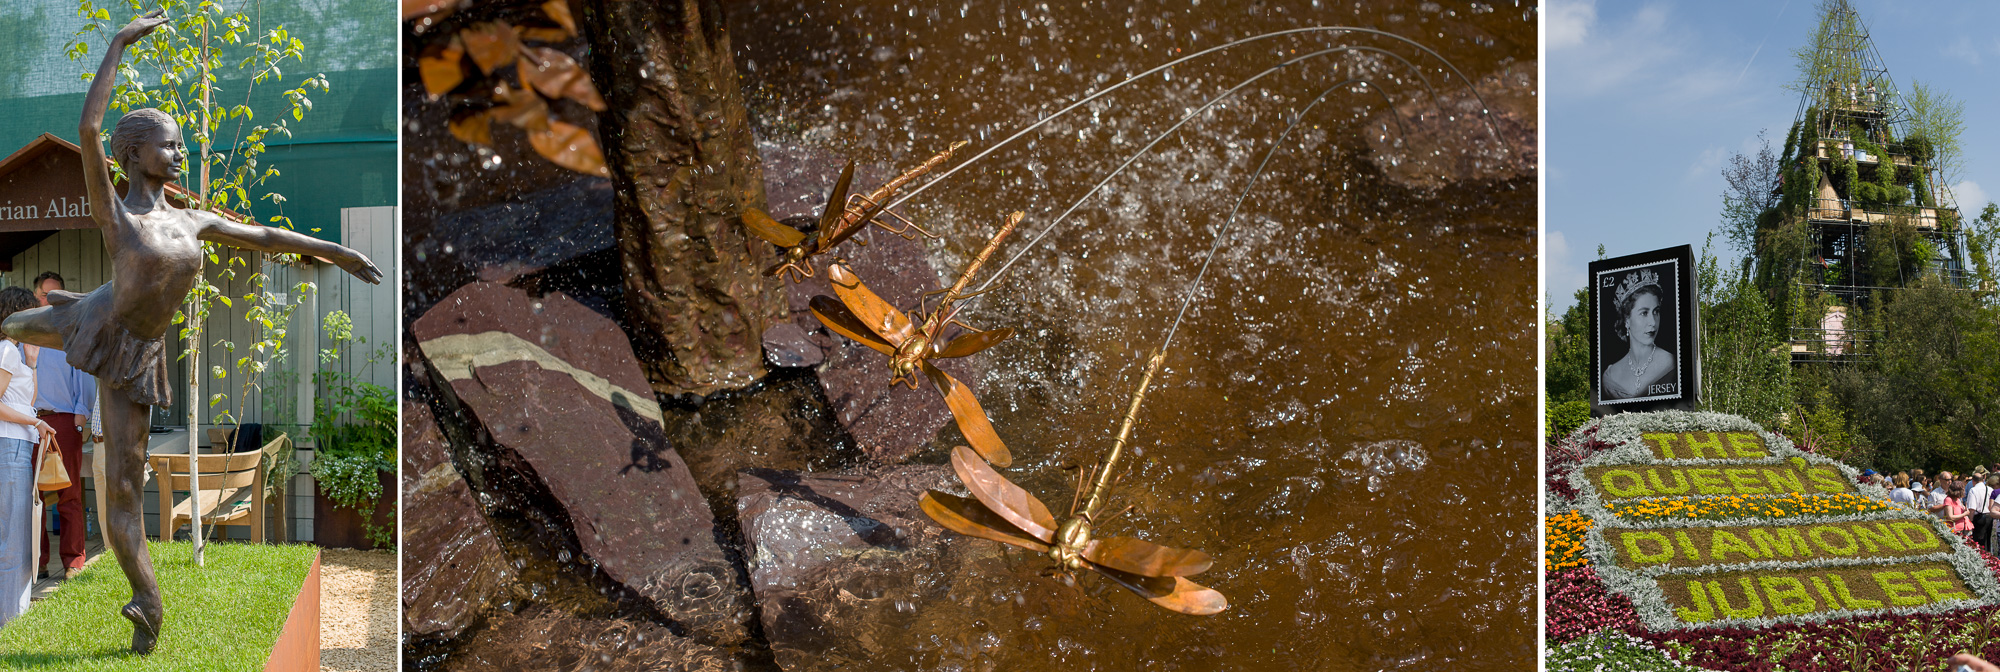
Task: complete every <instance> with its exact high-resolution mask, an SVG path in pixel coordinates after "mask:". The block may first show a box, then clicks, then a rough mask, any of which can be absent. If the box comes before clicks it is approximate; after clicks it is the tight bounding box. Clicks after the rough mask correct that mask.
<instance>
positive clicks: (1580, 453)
mask: <svg viewBox="0 0 2000 672" xmlns="http://www.w3.org/2000/svg"><path fill="white" fill-rule="evenodd" d="M1612 447H1613V444H1611V443H1609V442H1606V441H1603V440H1601V439H1598V438H1597V428H1596V427H1591V428H1589V429H1585V430H1583V438H1582V440H1577V439H1576V438H1565V439H1563V440H1562V441H1558V442H1556V443H1551V444H1548V450H1547V451H1545V453H1546V454H1547V455H1548V461H1547V462H1546V463H1544V464H1543V465H1542V473H1543V474H1544V475H1545V480H1546V481H1547V482H1548V487H1549V492H1552V493H1555V494H1557V495H1561V496H1562V498H1563V499H1570V500H1574V499H1576V495H1577V491H1576V488H1575V487H1572V486H1571V485H1570V484H1569V479H1567V478H1563V477H1562V476H1561V474H1567V473H1569V470H1570V468H1572V467H1575V466H1576V465H1577V463H1579V462H1582V461H1584V460H1586V459H1589V458H1590V456H1592V455H1596V454H1598V453H1601V452H1604V451H1605V450H1608V449H1610V448H1612Z"/></svg>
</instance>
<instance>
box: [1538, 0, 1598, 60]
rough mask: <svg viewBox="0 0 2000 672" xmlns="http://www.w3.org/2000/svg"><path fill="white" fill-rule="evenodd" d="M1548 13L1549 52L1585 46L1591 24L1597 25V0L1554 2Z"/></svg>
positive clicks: (1563, 0) (1558, 0)
mask: <svg viewBox="0 0 2000 672" xmlns="http://www.w3.org/2000/svg"><path fill="white" fill-rule="evenodd" d="M1546 11H1547V12H1548V20H1547V21H1546V24H1547V26H1548V31H1549V33H1548V36H1549V51H1555V50H1557V49H1565V48H1569V47H1574V46H1577V45H1580V44H1583V42H1584V40H1585V39H1586V38H1588V37H1589V36H1590V27H1591V24H1594V23H1597V3H1596V2H1595V0H1553V1H1552V2H1550V3H1549V6H1548V9H1547V10H1546Z"/></svg>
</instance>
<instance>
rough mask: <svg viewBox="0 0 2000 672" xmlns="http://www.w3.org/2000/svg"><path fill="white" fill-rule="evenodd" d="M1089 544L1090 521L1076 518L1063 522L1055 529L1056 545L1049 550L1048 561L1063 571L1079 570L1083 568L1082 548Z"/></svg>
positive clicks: (1079, 517) (1081, 517) (1080, 517)
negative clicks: (1054, 562)
mask: <svg viewBox="0 0 2000 672" xmlns="http://www.w3.org/2000/svg"><path fill="white" fill-rule="evenodd" d="M1088 543H1090V521H1089V520H1086V519H1084V517H1083V516H1077V517H1075V518H1071V519H1069V520H1066V521H1063V524H1062V527H1060V528H1057V529H1056V543H1055V544H1054V545H1053V546H1051V547H1050V548H1049V559H1051V560H1054V561H1056V566H1058V567H1061V568H1063V569H1069V570H1079V569H1083V568H1084V567H1085V564H1084V559H1083V547H1084V545H1085V544H1088Z"/></svg>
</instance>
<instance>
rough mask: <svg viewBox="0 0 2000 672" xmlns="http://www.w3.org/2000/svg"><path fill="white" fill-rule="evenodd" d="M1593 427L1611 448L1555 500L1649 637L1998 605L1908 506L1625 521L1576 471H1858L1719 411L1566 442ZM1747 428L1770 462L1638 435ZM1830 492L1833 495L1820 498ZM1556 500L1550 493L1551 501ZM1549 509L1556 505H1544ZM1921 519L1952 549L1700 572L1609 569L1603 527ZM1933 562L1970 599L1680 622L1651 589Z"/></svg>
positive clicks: (1612, 562)
mask: <svg viewBox="0 0 2000 672" xmlns="http://www.w3.org/2000/svg"><path fill="white" fill-rule="evenodd" d="M1593 427H1594V428H1596V429H1597V436H1596V438H1597V439H1598V440H1600V441H1604V442H1606V443H1610V444H1612V447H1611V448H1608V449H1606V450H1604V451H1603V452H1600V453H1598V454H1596V455H1592V456H1590V457H1588V458H1585V459H1584V460H1583V461H1581V462H1579V463H1577V464H1576V465H1575V466H1574V467H1571V468H1570V470H1569V473H1567V474H1565V475H1564V477H1565V478H1567V479H1569V483H1570V485H1572V486H1574V487H1575V488H1576V490H1577V493H1578V494H1577V497H1576V499H1575V500H1573V501H1564V502H1563V504H1564V506H1563V507H1562V509H1563V510H1576V511H1581V512H1583V514H1584V515H1585V516H1587V517H1589V518H1590V520H1591V526H1590V531H1589V532H1586V533H1585V535H1586V536H1585V540H1584V554H1585V555H1586V556H1587V557H1589V558H1590V561H1591V564H1592V566H1593V567H1594V568H1595V569H1596V570H1597V576H1598V578H1599V579H1600V580H1602V581H1603V582H1604V585H1605V587H1606V588H1608V589H1610V590H1612V591H1614V592H1616V593H1618V594H1621V595H1624V596H1625V597H1627V598H1628V599H1630V600H1632V607H1633V609H1634V610H1635V611H1637V612H1638V614H1639V622H1640V623H1642V624H1644V625H1645V626H1646V627H1647V628H1650V629H1653V630H1658V631H1671V630H1701V629H1712V628H1728V627H1750V628H1765V627H1770V626H1773V625H1777V624H1780V623H1810V622H1823V621H1831V620H1836V619H1847V618H1854V617H1866V616H1885V615H1892V614H1894V615H1912V614H1943V613H1949V612H1955V611H1960V610H1963V609H1969V608H1973V607H1978V606H1983V605H1993V604H2000V580H1996V579H1995V577H1994V575H1993V572H1992V571H1991V570H1989V569H1987V567H1986V561H1985V559H1983V558H1981V557H1980V556H1979V552H1978V551H1976V550H1974V549H1973V548H1972V547H1971V546H1969V545H1967V544H1966V543H1965V541H1964V540H1963V539H1961V538H1960V537H1959V536H1958V534H1957V533H1955V532H1953V531H1952V530H1951V528H1950V527H1949V526H1947V525H1945V523H1944V521H1942V520H1940V519H1938V518H1937V517H1935V516H1930V515H1921V514H1916V513H1915V512H1913V511H1911V510H1909V509H1903V508H1900V507H1893V506H1892V507H1891V508H1889V509H1887V510H1883V511H1870V512H1866V513H1855V514H1842V515H1832V516H1825V515H1821V516H1790V517H1784V518H1773V517H1769V516H1752V517H1744V518H1731V519H1726V520H1700V519H1673V520H1650V521H1626V520H1625V519H1623V518H1620V517H1619V516H1617V515H1615V514H1612V513H1611V511H1610V509H1609V508H1607V507H1606V504H1605V502H1604V500H1603V499H1602V498H1601V497H1599V496H1598V493H1597V488H1596V487H1595V486H1593V485H1591V484H1590V482H1589V479H1587V478H1585V477H1584V470H1585V469H1588V468H1590V467H1598V466H1611V465H1627V464H1630V465H1635V466H1646V465H1672V466H1684V465H1691V464H1781V463H1786V462H1790V461H1792V460H1793V459H1804V460H1805V461H1807V462H1810V463H1814V464H1817V465H1821V466H1830V467H1834V468H1836V469H1838V470H1840V473H1841V474H1842V476H1843V477H1845V478H1847V479H1848V481H1849V482H1853V481H1854V480H1856V479H1858V478H1859V477H1860V475H1861V472H1860V470H1858V469H1855V468H1853V467H1850V466H1848V465H1846V464H1842V463H1840V462H1839V461H1836V460H1833V459H1831V458H1827V457H1822V456H1819V455H1814V454H1811V453H1807V452H1804V451H1801V450H1799V449H1798V447H1796V446H1794V445H1792V442H1791V441H1790V440H1787V439H1786V438H1785V437H1783V436H1779V435H1777V434H1774V433H1771V432H1769V431H1765V429H1764V428H1763V427H1760V426H1758V425H1757V423H1754V422H1751V421H1750V420H1749V419H1748V418H1744V417H1741V416H1735V415H1727V414H1723V413H1710V412H1693V413H1691V412H1687V411H1659V412H1654V413H1625V414H1620V415H1612V416H1606V417H1603V418H1597V419H1595V420H1592V421H1590V422H1589V423H1586V424H1585V425H1584V426H1582V427H1579V428H1577V430H1576V432H1574V433H1572V434H1570V436H1569V438H1568V439H1565V440H1566V441H1572V442H1574V441H1581V440H1583V439H1582V437H1583V434H1584V432H1586V431H1587V430H1589V429H1591V428H1593ZM1744 431H1749V432H1756V433H1757V434H1758V435H1759V436H1761V437H1763V439H1764V445H1765V448H1766V449H1767V450H1768V451H1769V453H1770V455H1771V456H1770V457H1766V458H1750V459H1740V460H1705V459H1671V460H1663V459H1658V458H1655V457H1653V453H1652V450H1650V449H1648V448H1647V447H1646V444H1645V443H1644V441H1642V440H1641V439H1640V435H1642V434H1646V433H1650V432H1673V433H1680V432H1744ZM1856 491H1857V493H1858V494H1860V495H1861V496H1864V497H1868V498H1871V499H1878V500H1883V501H1887V500H1888V490H1886V489H1884V488H1882V487H1880V486H1876V485H1872V484H1870V485H1857V486H1856ZM1825 494H1832V493H1825ZM1729 496H1734V495H1681V496H1671V497H1633V498H1620V499H1619V500H1618V501H1621V502H1625V501H1644V500H1647V499H1707V498H1715V497H1729ZM1560 500H1562V498H1561V497H1552V498H1551V499H1550V500H1549V503H1550V504H1554V503H1556V502H1557V501H1560ZM1550 510H1551V511H1553V510H1555V507H1551V508H1550ZM1899 519H1900V520H1919V519H1921V520H1925V521H1927V522H1928V523H1929V524H1930V526H1931V529H1932V531H1933V532H1936V533H1937V534H1938V535H1939V536H1940V537H1941V538H1943V539H1944V541H1945V544H1946V545H1947V546H1948V547H1949V548H1950V549H1951V550H1949V551H1939V552H1936V553H1927V554H1923V555H1906V556H1898V557H1875V558H1814V559H1811V560H1803V561H1781V560H1760V561H1755V562H1744V563H1732V564H1724V565H1707V566H1702V567H1656V568H1642V569H1638V570H1632V569H1625V568H1623V567H1620V566H1618V564H1617V551H1616V549H1615V548H1613V547H1612V546H1611V543H1610V541H1608V540H1607V539H1605V536H1604V531H1605V530H1606V529H1686V528H1691V527H1730V526H1743V525H1812V524H1824V523H1843V522H1861V521H1872V520H1899ZM1938 561H1942V562H1945V563H1947V564H1950V565H1951V566H1952V569H1954V570H1956V571H1957V572H1958V576H1959V579H1960V580H1962V581H1964V582H1965V586H1966V588H1968V589H1970V590H1972V592H1973V594H1974V595H1975V597H1974V598H1973V599H1968V600H1953V601H1950V602H1936V603H1931V604H1926V605H1923V606H1920V607H1885V608H1882V609H1860V610H1844V609H1843V610H1832V611H1821V612H1814V613H1810V614H1799V615H1793V616H1777V617H1758V618H1731V619H1721V618H1719V619H1716V620H1712V621H1706V622H1703V623H1684V622H1682V621H1681V620H1680V619H1679V618H1676V617H1675V616H1674V613H1673V606H1672V605H1671V604H1669V603H1668V602H1667V596H1666V593H1665V592H1664V591H1663V590H1662V589H1661V588H1660V584H1659V581H1660V580H1661V579H1663V578H1670V577H1676V576H1704V575H1711V574H1722V573H1728V572H1742V571H1768V570H1781V569H1782V570H1813V569H1824V568H1835V567H1852V566H1887V565H1900V564H1915V563H1922V562H1938Z"/></svg>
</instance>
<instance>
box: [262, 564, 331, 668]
mask: <svg viewBox="0 0 2000 672" xmlns="http://www.w3.org/2000/svg"><path fill="white" fill-rule="evenodd" d="M319 557H320V556H319V554H318V553H314V554H313V564H312V571H310V572H308V573H307V574H306V581H305V583H304V584H301V585H300V586H299V596H298V598H297V599H295V600H293V601H292V612H291V614H290V615H288V616H286V617H285V629H284V630H283V631H282V632H279V633H278V643H277V644H276V645H273V646H272V647H271V659H270V660H267V661H265V662H264V672H319Z"/></svg>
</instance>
